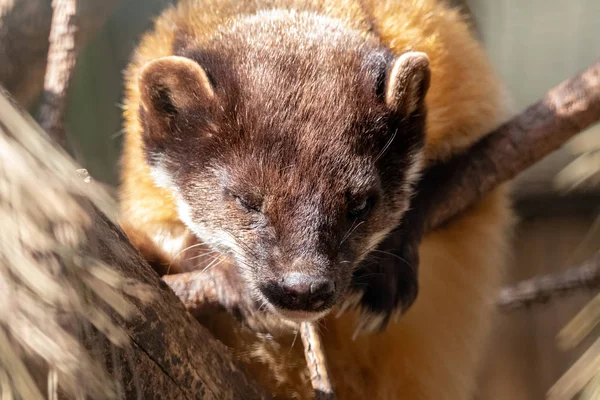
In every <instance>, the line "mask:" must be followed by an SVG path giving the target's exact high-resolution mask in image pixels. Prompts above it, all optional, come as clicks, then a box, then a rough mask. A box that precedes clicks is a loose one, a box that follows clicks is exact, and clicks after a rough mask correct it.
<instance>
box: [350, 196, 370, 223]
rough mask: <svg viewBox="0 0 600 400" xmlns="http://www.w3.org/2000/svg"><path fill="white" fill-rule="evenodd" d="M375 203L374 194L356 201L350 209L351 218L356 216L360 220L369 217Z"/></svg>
mask: <svg viewBox="0 0 600 400" xmlns="http://www.w3.org/2000/svg"><path fill="white" fill-rule="evenodd" d="M373 204H375V199H374V198H373V196H365V197H363V198H362V199H360V201H358V202H356V203H354V204H353V205H352V207H351V208H350V210H349V216H350V218H356V219H360V220H365V219H367V218H368V216H369V213H370V212H371V210H372V208H373Z"/></svg>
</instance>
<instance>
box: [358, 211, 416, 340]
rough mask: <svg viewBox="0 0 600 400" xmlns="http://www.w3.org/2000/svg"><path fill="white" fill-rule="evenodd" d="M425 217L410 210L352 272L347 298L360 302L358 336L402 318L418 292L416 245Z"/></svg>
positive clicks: (383, 327) (377, 329)
mask: <svg viewBox="0 0 600 400" xmlns="http://www.w3.org/2000/svg"><path fill="white" fill-rule="evenodd" d="M424 221H425V219H424V213H423V210H422V209H414V208H413V209H411V210H409V211H408V212H407V213H406V215H405V216H404V219H403V220H402V223H401V224H400V226H399V227H398V229H396V230H395V231H394V232H392V233H391V234H390V235H389V236H388V237H387V238H386V239H385V240H384V241H383V242H382V243H380V244H379V246H378V247H377V250H375V251H374V252H373V253H372V256H371V257H368V258H367V260H365V261H364V262H363V264H362V265H361V266H360V267H359V268H358V269H357V270H356V271H355V273H354V276H353V281H352V286H351V291H350V298H354V299H357V298H360V300H359V301H358V303H357V304H356V305H357V306H358V307H359V308H360V321H359V326H358V327H357V333H359V332H365V333H376V332H381V331H383V330H384V329H385V328H386V327H387V325H388V323H389V321H390V318H391V317H399V316H400V315H402V314H404V313H405V312H406V311H407V310H408V309H409V308H410V307H411V306H412V304H413V303H414V301H415V299H416V298H417V294H418V290H419V279H418V270H419V245H420V243H421V238H422V233H423V227H424Z"/></svg>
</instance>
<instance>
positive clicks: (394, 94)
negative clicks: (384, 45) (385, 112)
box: [385, 51, 431, 115]
mask: <svg viewBox="0 0 600 400" xmlns="http://www.w3.org/2000/svg"><path fill="white" fill-rule="evenodd" d="M430 78H431V71H430V70H429V57H427V54H425V53H421V52H416V51H411V52H408V53H404V54H402V55H401V56H399V57H398V58H396V60H395V61H394V63H393V65H392V69H391V71H390V73H389V75H388V79H387V82H386V87H385V102H386V103H387V105H388V107H389V108H390V109H392V110H394V111H396V112H398V113H400V114H401V115H410V114H412V113H413V112H415V111H417V110H418V109H419V108H421V107H422V106H423V104H424V102H425V95H426V94H427V90H428V89H429V81H430Z"/></svg>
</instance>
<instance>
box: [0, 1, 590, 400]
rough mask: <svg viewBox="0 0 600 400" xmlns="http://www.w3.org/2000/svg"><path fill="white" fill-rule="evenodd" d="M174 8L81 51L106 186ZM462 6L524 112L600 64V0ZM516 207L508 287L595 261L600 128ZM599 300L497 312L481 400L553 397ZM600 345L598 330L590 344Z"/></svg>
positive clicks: (91, 166)
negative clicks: (588, 307) (155, 21)
mask: <svg viewBox="0 0 600 400" xmlns="http://www.w3.org/2000/svg"><path fill="white" fill-rule="evenodd" d="M26 1H28V0H23V2H26ZM106 1H109V0H106ZM47 3H48V7H49V4H50V1H49V0H48V1H47ZM169 3H170V2H169V1H166V0H127V1H121V2H118V4H120V5H119V6H118V7H117V9H116V11H115V12H114V13H113V14H112V15H111V17H110V18H109V19H108V22H107V23H106V24H105V25H104V26H103V28H102V29H101V30H100V31H99V32H98V33H97V34H96V35H94V36H93V37H92V39H91V40H89V41H88V42H87V44H86V46H85V47H84V49H83V50H82V52H81V55H80V57H79V60H78V65H77V69H76V72H75V77H74V80H73V82H72V86H71V93H70V98H69V105H68V126H67V128H68V133H69V135H70V138H71V142H72V143H73V144H74V151H75V155H76V158H77V159H78V161H79V162H80V163H81V164H83V165H84V166H85V167H86V168H88V170H89V171H90V173H91V175H92V176H93V177H95V179H97V180H101V181H104V182H106V183H108V184H111V185H116V184H117V183H118V179H117V170H118V157H119V151H120V145H121V139H122V137H121V136H122V135H121V110H120V102H121V99H122V71H123V69H124V68H125V66H126V63H127V61H128V59H129V56H130V53H131V51H132V49H133V48H134V46H135V44H136V43H137V40H138V39H139V37H140V35H141V33H142V32H143V31H145V30H146V29H148V28H149V27H150V26H151V20H152V18H153V17H155V16H156V15H157V14H158V13H159V12H160V11H161V10H162V9H163V8H164V7H165V6H167V5H168V4H169ZM453 3H456V4H457V5H459V6H461V7H464V8H465V11H466V12H468V13H470V15H471V18H472V20H473V23H474V27H475V28H476V30H477V33H478V35H479V37H480V39H481V40H482V42H483V43H484V46H485V48H486V49H487V51H488V53H489V55H490V57H491V59H492V61H493V63H494V64H495V66H496V68H497V70H498V72H499V74H500V75H501V76H502V78H503V79H504V80H505V81H506V84H507V85H508V87H509V89H510V92H511V94H512V96H513V99H514V104H515V110H517V111H520V110H522V109H524V108H525V107H526V106H528V105H529V104H531V103H533V102H535V101H537V99H539V98H540V97H541V96H542V95H543V94H544V93H545V92H546V91H547V90H548V89H550V88H552V87H553V86H555V85H556V84H558V83H559V82H561V81H562V80H564V79H566V78H568V77H570V76H572V75H574V74H576V73H577V72H578V71H580V70H582V69H584V68H586V67H587V66H589V65H591V64H592V63H594V62H595V61H596V60H598V59H599V58H600V22H599V21H600V1H599V0H571V1H565V0H525V1H524V0H465V1H453ZM0 35H1V32H0ZM33 108H34V109H35V105H34V106H33ZM514 198H515V207H516V209H517V212H518V215H519V217H520V223H519V225H518V228H517V231H516V234H515V239H514V248H515V252H514V258H513V262H512V263H511V265H510V268H509V270H508V271H507V277H506V283H507V284H512V283H515V282H518V281H520V280H522V279H526V278H531V277H534V276H536V275H541V274H545V273H548V272H552V271H558V270H561V269H566V268H568V267H570V266H576V265H578V264H580V263H581V262H583V261H584V260H586V259H589V258H590V257H591V256H592V254H594V253H595V252H596V251H598V250H599V249H600V218H599V217H598V215H599V214H598V211H600V208H599V205H600V127H599V126H595V127H593V128H591V129H589V130H588V131H587V132H584V133H583V134H581V135H579V136H578V137H576V138H575V139H574V140H572V141H571V142H569V143H568V144H567V145H566V146H565V147H564V148H563V149H562V150H560V151H558V152H556V153H554V154H553V155H551V156H550V157H547V158H546V159H545V160H543V161H542V162H540V163H538V164H537V165H536V166H535V167H534V168H532V169H530V170H529V171H528V172H527V173H525V174H523V175H522V176H521V177H520V178H519V179H518V180H517V182H516V185H515V190H514ZM594 295H595V293H593V292H585V291H582V292H581V293H578V294H576V295H573V296H569V297H565V298H559V299H556V300H553V301H551V302H549V303H547V304H542V305H537V306H534V307H531V308H529V309H525V310H518V311H511V312H510V313H498V316H497V318H496V321H495V328H494V329H495V331H494V338H493V340H492V345H491V346H490V348H489V351H488V354H487V355H486V357H485V368H484V372H483V374H482V376H481V385H480V387H481V393H480V398H481V399H489V400H500V399H511V400H520V399H542V398H544V397H545V394H546V392H547V391H548V389H549V388H550V387H551V386H552V385H553V384H554V383H555V382H556V381H557V379H558V378H559V377H560V376H561V375H562V374H563V373H564V372H565V371H566V370H567V369H568V367H569V366H570V365H571V364H572V363H573V362H574V361H575V360H576V359H577V357H579V356H580V355H581V353H582V352H583V351H584V350H585V349H587V346H588V345H589V344H590V343H591V342H590V341H589V340H588V341H587V342H586V343H584V344H583V345H582V346H580V347H578V348H576V349H574V350H573V351H569V352H564V351H561V350H559V349H558V347H557V345H556V335H557V333H558V332H559V330H560V329H561V328H562V327H563V326H564V325H565V324H566V323H567V322H568V321H569V320H570V319H571V318H573V316H575V314H576V313H577V312H578V311H579V310H580V309H581V308H582V306H583V305H584V304H586V303H587V302H588V301H589V300H590V299H591V298H592V297H593V296H594ZM595 337H598V334H597V333H596V334H594V335H592V337H591V339H590V340H593V339H594V338H595Z"/></svg>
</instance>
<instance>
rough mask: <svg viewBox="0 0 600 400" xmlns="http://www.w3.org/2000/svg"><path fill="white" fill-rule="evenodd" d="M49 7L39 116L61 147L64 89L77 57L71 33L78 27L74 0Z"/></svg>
mask: <svg viewBox="0 0 600 400" xmlns="http://www.w3.org/2000/svg"><path fill="white" fill-rule="evenodd" d="M52 7H53V9H54V12H53V14H52V26H51V28H50V47H49V49H48V64H47V66H46V76H45V78H44V93H43V102H42V105H41V107H40V114H39V120H40V125H41V126H42V128H44V130H45V131H46V132H47V133H48V134H49V135H50V137H52V138H53V139H54V140H55V141H56V142H57V143H59V144H60V145H61V146H63V147H65V145H66V143H67V135H66V132H65V125H64V117H65V108H66V102H67V93H68V89H69V82H70V81H71V76H72V75H73V70H74V69H75V63H76V61H77V49H76V47H75V34H76V33H77V29H78V27H77V23H76V18H75V13H76V12H77V1H76V0H54V1H53V2H52Z"/></svg>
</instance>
